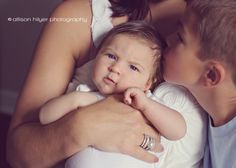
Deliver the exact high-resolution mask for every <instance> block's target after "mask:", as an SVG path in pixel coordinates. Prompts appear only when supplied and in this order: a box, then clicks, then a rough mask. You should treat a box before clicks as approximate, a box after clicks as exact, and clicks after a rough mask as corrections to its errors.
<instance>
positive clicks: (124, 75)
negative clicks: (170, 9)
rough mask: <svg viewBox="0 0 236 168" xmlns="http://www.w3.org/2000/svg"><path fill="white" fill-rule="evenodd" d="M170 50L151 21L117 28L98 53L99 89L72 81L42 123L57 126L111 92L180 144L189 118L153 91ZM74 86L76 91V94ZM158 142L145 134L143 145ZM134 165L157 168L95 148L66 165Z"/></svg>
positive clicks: (150, 146)
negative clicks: (57, 122) (52, 123)
mask: <svg viewBox="0 0 236 168" xmlns="http://www.w3.org/2000/svg"><path fill="white" fill-rule="evenodd" d="M165 46H166V44H165V42H164V40H163V39H162V37H161V36H160V35H159V33H158V32H157V31H156V29H155V28H154V27H152V26H151V25H149V24H147V23H145V22H141V21H135V22H128V23H124V24H121V25H119V26H117V27H114V28H113V29H112V30H111V31H110V32H109V33H108V34H107V35H106V37H105V38H104V39H103V41H102V42H101V44H100V46H99V47H98V49H97V54H96V59H95V62H94V65H93V72H92V81H93V83H94V85H95V86H96V87H93V86H88V85H85V84H78V85H77V83H71V84H70V85H69V88H68V90H69V91H68V93H67V94H65V95H62V96H59V97H57V98H54V99H52V100H50V101H49V102H47V103H46V104H45V105H44V106H43V107H42V108H41V111H40V115H39V118H40V122H41V123H42V124H48V123H51V122H53V121H55V120H58V119H60V118H61V117H62V116H64V115H66V114H67V113H69V112H71V111H73V110H74V109H76V108H80V107H84V106H87V105H90V104H92V103H96V102H97V101H99V100H101V99H103V98H104V97H106V96H108V95H110V94H123V97H124V98H123V101H124V103H126V104H128V105H131V106H132V107H134V108H135V109H137V110H139V111H141V112H142V113H143V115H144V116H145V117H146V118H147V120H149V121H150V123H151V124H152V125H153V126H154V127H155V128H156V129H157V131H158V132H159V133H160V134H161V135H162V136H164V137H165V138H166V139H168V140H179V139H180V138H182V137H183V136H184V135H185V133H186V129H187V128H186V123H185V120H184V118H183V116H182V115H181V114H180V113H179V112H177V111H176V110H174V109H172V108H169V107H167V106H166V105H164V104H163V103H162V101H161V100H160V99H158V98H157V97H155V96H153V95H152V93H151V92H150V89H151V87H152V86H154V84H160V83H161V82H162V81H163V80H162V74H161V55H162V52H163V49H164V48H165ZM71 88H74V89H75V90H74V91H71ZM148 141H150V142H148ZM155 141H156V140H155V139H154V138H152V137H149V136H148V135H145V134H144V140H143V142H140V147H142V148H144V149H146V150H150V151H151V150H152V149H153V148H154V146H155ZM114 164H115V165H114ZM131 165H132V167H136V168H137V167H147V166H151V165H152V164H149V163H145V162H143V161H140V160H137V159H135V158H132V157H130V156H127V155H124V154H118V153H109V152H103V151H100V150H96V149H95V148H93V147H88V148H87V149H85V150H83V151H81V152H78V153H77V154H75V155H74V156H72V157H71V158H70V159H68V160H67V163H66V167H81V168H86V167H88V168H93V167H107V168H108V167H111V166H112V167H114V166H118V167H130V166H131Z"/></svg>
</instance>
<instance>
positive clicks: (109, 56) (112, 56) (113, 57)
mask: <svg viewBox="0 0 236 168" xmlns="http://www.w3.org/2000/svg"><path fill="white" fill-rule="evenodd" d="M107 57H108V58H110V59H114V60H116V56H115V55H113V54H107Z"/></svg>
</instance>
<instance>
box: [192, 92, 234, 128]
mask: <svg viewBox="0 0 236 168" xmlns="http://www.w3.org/2000/svg"><path fill="white" fill-rule="evenodd" d="M218 90H220V91H221V92H219V91H218ZM218 90H209V89H208V90H204V89H202V90H201V91H200V90H199V88H198V89H195V90H194V89H192V90H190V91H191V92H192V94H193V95H194V97H195V98H196V99H197V101H198V102H199V104H200V105H201V106H202V107H203V108H204V109H205V110H206V112H207V113H208V114H209V115H210V116H211V118H212V120H213V124H214V126H221V125H224V124H226V123H227V122H229V121H230V120H232V119H233V118H234V117H235V116H236V91H234V90H233V91H231V92H229V91H227V90H226V89H222V88H221V89H218Z"/></svg>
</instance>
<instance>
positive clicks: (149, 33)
mask: <svg viewBox="0 0 236 168" xmlns="http://www.w3.org/2000/svg"><path fill="white" fill-rule="evenodd" d="M120 34H125V35H127V36H130V37H134V38H138V39H141V40H143V41H145V42H147V44H146V45H150V48H151V49H153V50H154V51H155V54H154V58H155V61H154V65H153V66H154V73H153V75H152V78H153V82H154V84H153V85H158V84H160V83H161V82H163V76H162V64H161V58H162V54H163V51H164V49H165V48H166V46H167V44H166V42H165V40H164V39H163V37H162V36H161V35H160V34H159V32H158V31H157V29H156V28H155V27H154V26H152V25H151V24H149V23H147V22H145V21H131V22H127V23H123V24H120V25H117V26H115V27H114V28H113V29H111V30H110V31H109V32H108V33H107V34H106V36H105V37H104V39H103V40H102V42H101V43H100V44H99V46H98V49H97V53H98V52H99V51H100V49H101V48H102V45H103V44H105V42H106V41H107V40H109V39H112V38H113V37H114V36H116V35H120Z"/></svg>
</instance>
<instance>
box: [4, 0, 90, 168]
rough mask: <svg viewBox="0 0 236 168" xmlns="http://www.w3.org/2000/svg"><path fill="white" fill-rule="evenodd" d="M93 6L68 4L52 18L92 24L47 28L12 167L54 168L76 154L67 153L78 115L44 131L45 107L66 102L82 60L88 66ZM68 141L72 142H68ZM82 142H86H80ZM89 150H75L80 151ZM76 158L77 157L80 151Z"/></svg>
mask: <svg viewBox="0 0 236 168" xmlns="http://www.w3.org/2000/svg"><path fill="white" fill-rule="evenodd" d="M90 10H91V9H90V3H89V1H88V0H87V1H85V0H82V1H65V2H63V3H62V4H61V5H59V6H58V7H57V8H56V9H55V11H54V12H53V13H52V15H51V18H71V17H76V18H77V17H84V18H87V20H88V23H82V22H81V23H77V22H56V21H55V22H48V23H47V25H46V27H45V28H44V30H43V32H42V34H41V37H40V40H39V42H38V46H37V48H36V51H35V54H34V59H33V62H32V65H31V68H30V70H29V73H28V76H27V79H26V81H25V84H24V87H23V90H22V92H21V95H20V97H19V100H18V103H17V107H16V111H15V114H14V116H13V118H12V121H11V124H10V128H9V133H8V145H7V157H8V160H9V162H10V164H11V165H12V167H52V165H54V164H56V163H57V162H59V161H60V160H62V159H64V158H66V157H68V156H69V155H71V154H73V151H70V152H69V153H65V148H70V147H71V146H73V144H71V146H70V145H68V142H70V140H69V139H70V138H71V136H72V135H68V134H70V131H68V129H69V128H70V127H71V126H72V125H73V124H71V123H70V122H74V121H73V120H76V119H75V118H71V116H72V115H74V113H73V114H71V115H70V116H68V117H65V118H63V119H62V120H60V121H58V122H55V123H53V124H50V125H48V126H41V125H40V123H39V119H38V112H39V109H40V107H41V106H42V105H43V104H44V103H45V102H47V101H48V100H50V99H52V98H54V97H57V96H60V95H62V94H63V93H64V92H65V89H66V87H67V85H68V83H69V81H70V78H71V76H72V73H73V69H74V67H75V64H76V60H77V59H79V62H80V63H83V62H84V61H85V60H86V56H85V53H86V50H88V48H89V45H90V37H91V34H90V20H91V11H90ZM64 135H67V136H68V137H67V138H66V139H67V140H68V142H66V140H65V139H64V138H61V137H62V136H64ZM77 138H78V139H83V135H81V137H77ZM82 147H83V145H78V144H77V145H76V147H75V146H74V149H75V150H80V148H82ZM74 152H75V151H74Z"/></svg>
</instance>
